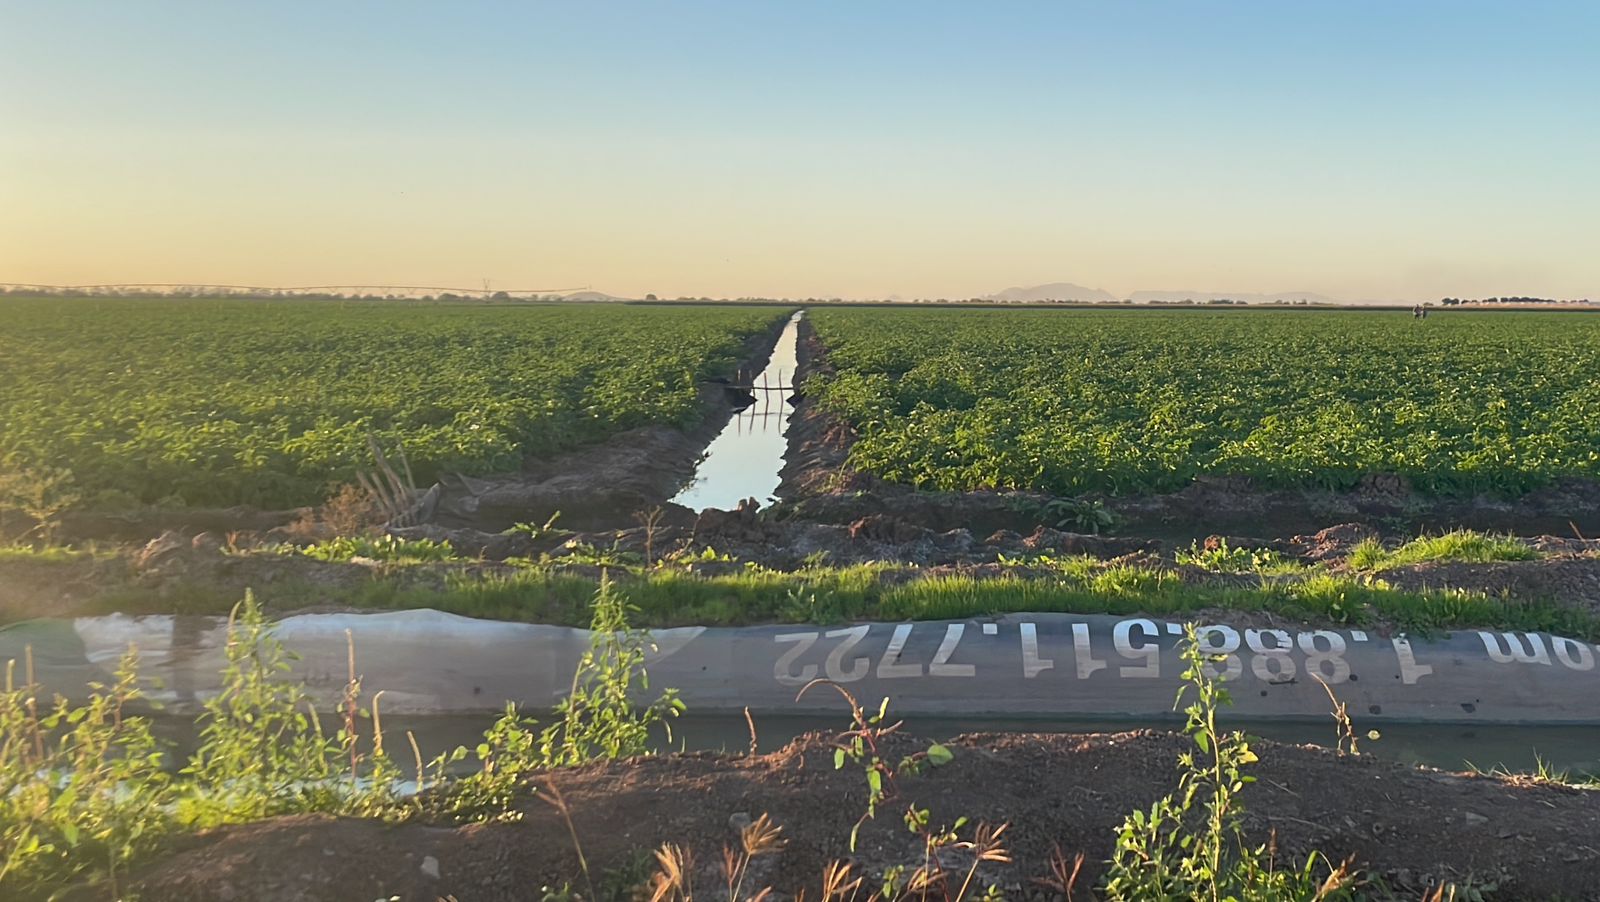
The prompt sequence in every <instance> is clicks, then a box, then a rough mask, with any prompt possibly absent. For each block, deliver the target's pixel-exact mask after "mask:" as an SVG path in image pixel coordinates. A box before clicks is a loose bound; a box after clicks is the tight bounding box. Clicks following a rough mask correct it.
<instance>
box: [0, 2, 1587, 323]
mask: <svg viewBox="0 0 1600 902" xmlns="http://www.w3.org/2000/svg"><path fill="white" fill-rule="evenodd" d="M1596 46H1600V12H1597V11H1596V7H1595V6H1593V5H1591V4H1580V3H1542V4H1541V3H1494V4H1490V3H1473V2H1453V3H1432V2H1403V3H1397V2H1387V3H1364V2H1342V3H1282V2H1279V3H1208V4H1202V3H1191V2H1182V3H1180V2H1170V3H1141V2H1122V3H1110V2H1107V3H1098V4H1090V3H1037V4H1032V3H1028V4H1025V3H1012V4H1006V3H996V4H981V5H979V4H955V3H948V4H940V3H856V4H844V3H807V4H765V3H748V2H746V3H701V2H677V3H628V4H621V3H618V4H607V3H588V4H579V3H564V4H542V3H451V4H443V3H440V4H400V3H334V4H326V3H298V2H278V3H272V4H244V3H226V4H218V3H140V4H129V3H26V4H23V3H10V2H0V123H3V124H0V281H41V282H56V283H83V282H99V281H217V282H224V281H225V282H243V283H249V284H281V285H292V284H321V283H334V282H336V283H415V284H461V285H478V284H480V283H481V280H483V279H491V280H492V281H493V283H494V284H496V285H500V286H504V287H527V288H534V287H568V286H582V285H592V286H594V287H595V288H598V289H602V290H607V291H612V292H615V293H622V294H642V293H644V292H646V291H654V292H657V293H661V294H668V295H678V294H692V295H700V294H709V295H714V296H739V295H776V296H807V295H828V296H832V295H842V296H863V297H864V296H883V295H890V294H893V295H900V296H906V297H911V296H940V295H945V296H966V295H972V294H981V293H987V292H990V291H994V290H997V289H1000V288H1003V287H1006V286H1007V285H1015V284H1032V283H1039V282H1049V281H1074V282H1080V283H1084V284H1087V285H1091V286H1100V287H1104V288H1107V289H1109V290H1111V291H1112V292H1114V293H1118V294H1126V293H1128V292H1131V291H1133V290H1136V289H1195V290H1232V291H1284V290H1304V291H1316V292H1321V293H1325V294H1330V295H1335V296H1339V297H1343V298H1347V299H1360V298H1384V299H1387V298H1413V297H1434V296H1440V295H1446V294H1455V295H1468V296H1475V295H1491V294H1507V293H1526V294H1545V295H1558V296H1581V295H1589V296H1600V254H1596V253H1594V251H1593V247H1594V246H1595V245H1596V243H1597V242H1596V234H1595V229H1594V226H1593V211H1595V210H1596V209H1600V175H1597V170H1596V166H1595V165H1594V163H1593V162H1592V160H1593V159H1594V158H1595V157H1596V145H1597V139H1600V104H1597V103H1596V95H1597V93H1600V90H1597V89H1600V60H1597V57H1596V54H1595V52H1594V48H1595V47H1596Z"/></svg>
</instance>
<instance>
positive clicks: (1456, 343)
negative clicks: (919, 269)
mask: <svg viewBox="0 0 1600 902" xmlns="http://www.w3.org/2000/svg"><path fill="white" fill-rule="evenodd" d="M809 318H810V322H811V324H812V326H813V327H814V329H815V331H816V334H817V336H818V338H819V339H820V340H821V341H822V342H823V343H824V344H825V345H826V346H827V348H828V363H829V367H830V370H831V371H830V372H827V373H819V374H817V375H815V376H813V377H812V378H811V379H810V380H809V381H808V383H807V386H806V394H807V397H809V398H811V399H813V401H814V402H815V403H816V404H817V405H819V406H820V407H821V408H822V409H825V410H827V411H828V412H830V413H831V414H833V415H834V416H836V417H838V418H840V419H841V420H842V421H843V422H844V423H845V424H847V425H848V426H850V427H852V428H853V429H854V430H855V432H856V441H855V442H854V443H853V444H852V445H851V448H850V453H849V457H848V460H847V463H848V466H849V467H850V468H851V469H853V470H855V471H860V472H864V473H870V474H873V475H876V476H878V477H881V478H883V479H886V480H889V481H892V482H897V483H902V484H905V485H910V486H916V487H920V488H926V489H937V490H944V491H966V490H972V489H980V488H1000V489H1018V490H1026V491H1033V492H1040V493H1047V494H1051V495H1057V496H1063V497H1081V496H1084V495H1086V494H1088V493H1109V494H1141V493H1153V492H1170V491H1178V490H1181V489H1183V488H1184V487H1185V486H1188V485H1190V484H1192V483H1194V481H1195V480H1196V479H1198V478H1201V477H1245V478H1248V479H1249V480H1250V481H1251V482H1252V483H1254V484H1256V485H1261V486H1290V487H1299V488H1311V489H1329V490H1349V489H1355V488H1357V487H1358V486H1359V485H1360V484H1361V481H1362V479H1363V478H1364V477H1367V476H1368V475H1370V474H1393V475H1395V476H1397V477H1400V479H1401V480H1403V484H1409V485H1410V486H1411V487H1412V488H1413V489H1415V490H1416V491H1419V492H1422V493H1432V494H1472V493H1476V492H1493V493H1502V494H1515V493H1520V492H1525V491H1527V490H1529V489H1531V488H1533V487H1536V486H1539V485H1544V484H1547V483H1549V482H1550V481H1551V480H1553V479H1557V478H1562V477H1572V476H1577V477H1586V478H1595V477H1597V476H1600V457H1597V456H1596V455H1595V454H1594V453H1593V452H1594V449H1595V448H1596V447H1597V446H1600V397H1597V396H1596V395H1595V393H1594V392H1593V391H1592V382H1593V373H1594V372H1595V371H1596V370H1597V369H1600V351H1597V348H1600V342H1597V336H1600V322H1597V321H1593V320H1591V319H1588V318H1585V317H1581V316H1563V317H1552V316H1550V315H1549V314H1532V313H1530V314H1515V313H1507V314H1493V315H1471V314H1469V315H1464V316H1462V317H1460V318H1457V319H1452V320H1451V321H1450V322H1448V323H1446V322H1440V323H1438V325H1439V326H1440V328H1438V329H1435V328H1432V326H1431V325H1430V328H1428V329H1426V330H1417V329H1411V330H1406V329H1397V328H1395V327H1396V325H1397V323H1396V321H1395V319H1394V318H1393V316H1392V315H1389V314H1382V313H1372V312H1365V311H1362V312H1336V311H1327V312H1320V313H1318V314H1317V315H1316V316H1315V317H1284V316H1282V315H1280V314H1278V313H1275V312H1273V311H1249V310H1239V311H1232V312H1230V313H1227V314H1221V313H1207V312H1202V311H1152V310H1143V311H1123V310H1074V311H1039V310H993V309H939V310H929V309H926V308H924V309H916V310H908V309H881V308H875V309H864V308H856V309H842V308H818V309H815V310H813V311H811V313H810V317H809ZM1513 346H1514V347H1516V348H1518V353H1517V354H1516V355H1513V357H1512V358H1509V359H1508V358H1507V355H1506V354H1505V348H1507V347H1513ZM1530 411H1536V412H1537V413H1536V414H1531V413H1529V412H1530ZM1040 522H1045V521H1043V520H1041V521H1040Z"/></svg>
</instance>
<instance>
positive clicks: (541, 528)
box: [501, 511, 571, 539]
mask: <svg viewBox="0 0 1600 902" xmlns="http://www.w3.org/2000/svg"><path fill="white" fill-rule="evenodd" d="M559 519H561V512H560V511H556V512H555V513H553V514H551V515H550V518H549V519H548V520H545V521H544V523H543V524H542V525H541V524H538V523H513V524H512V525H511V527H510V528H509V529H506V530H505V531H504V532H502V533H501V534H502V535H507V536H521V537H523V538H525V539H542V538H545V537H548V536H564V535H571V532H570V531H569V530H565V529H559V528H557V527H556V521H557V520H559Z"/></svg>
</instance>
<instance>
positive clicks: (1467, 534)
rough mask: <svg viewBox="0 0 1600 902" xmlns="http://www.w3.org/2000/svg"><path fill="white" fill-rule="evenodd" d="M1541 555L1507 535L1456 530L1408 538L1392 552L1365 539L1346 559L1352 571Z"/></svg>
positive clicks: (1524, 559)
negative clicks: (1408, 539)
mask: <svg viewBox="0 0 1600 902" xmlns="http://www.w3.org/2000/svg"><path fill="white" fill-rule="evenodd" d="M1541 556H1542V555H1540V553H1539V551H1538V550H1537V549H1535V548H1532V547H1531V546H1529V545H1528V544H1527V543H1525V542H1523V541H1521V540H1520V539H1516V538H1513V537H1511V536H1496V535H1489V534H1486V533H1481V532H1476V531H1474V530H1470V529H1458V530H1455V531H1453V532H1447V533H1444V534H1443V535H1437V536H1422V537H1421V538H1417V539H1412V540H1411V541H1409V542H1407V543H1405V544H1404V545H1401V546H1400V547H1399V548H1395V549H1394V550H1392V551H1391V550H1389V549H1386V548H1384V547H1383V545H1382V544H1380V543H1379V542H1378V541H1377V540H1376V539H1366V540H1364V541H1362V542H1361V544H1359V545H1357V546H1356V547H1355V548H1354V550H1352V551H1351V552H1350V557H1349V559H1348V561H1349V564H1350V566H1351V567H1352V568H1354V569H1356V570H1372V571H1382V570H1391V569H1394V568H1395V567H1405V566H1408V565H1411V564H1426V563H1434V562H1445V561H1455V562H1459V563H1467V564H1488V563H1493V562H1496V561H1532V560H1537V559H1538V558H1540V557H1541Z"/></svg>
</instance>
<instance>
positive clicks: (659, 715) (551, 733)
mask: <svg viewBox="0 0 1600 902" xmlns="http://www.w3.org/2000/svg"><path fill="white" fill-rule="evenodd" d="M628 613H629V609H628V606H627V604H626V603H625V602H624V601H623V599H622V597H621V596H620V595H618V594H617V593H616V592H615V591H614V590H613V589H612V587H611V581H610V580H609V579H608V578H605V577H604V576H602V578H601V581H600V589H599V591H598V592H596V593H595V599H594V614H593V618H592V620H591V622H590V625H589V629H590V631H591V634H590V635H591V638H590V645H589V649H588V651H586V652H584V654H583V657H582V658H581V659H580V660H579V662H578V667H577V669H576V670H575V671H573V674H572V691H571V692H570V693H569V694H568V695H567V697H566V698H565V699H563V700H562V701H561V703H560V704H559V705H557V706H556V709H555V721H554V722H553V723H551V724H550V725H549V726H547V727H545V728H544V729H543V730H542V731H538V732H535V728H536V727H537V726H538V723H537V721H536V720H534V719H533V718H529V717H524V716H522V715H520V714H519V713H518V712H517V708H516V706H515V705H513V704H507V705H506V710H505V713H504V714H503V715H502V716H501V717H500V719H499V720H497V721H496V722H495V723H494V725H493V726H491V727H490V728H489V729H488V731H486V732H485V733H484V737H483V741H482V742H480V743H479V744H478V746H477V748H476V749H475V750H474V752H475V753H476V755H477V758H478V762H479V769H478V770H477V771H476V772H475V773H473V774H471V775H469V776H467V777H463V778H462V779H460V780H458V781H456V782H455V783H454V784H452V785H451V786H449V787H448V789H447V790H446V792H445V793H444V795H443V799H442V808H443V809H444V810H445V811H446V812H448V813H450V814H453V815H455V816H458V817H470V818H475V819H480V820H482V819H490V818H497V817H500V816H503V815H505V813H506V812H507V811H508V810H509V809H510V807H511V803H512V801H513V799H514V797H515V794H516V790H517V787H518V785H519V784H520V782H521V780H522V777H523V775H524V774H526V773H528V772H529V771H532V770H535V769H538V768H548V767H570V766H573V765H578V764H583V763H584V762H587V761H592V760H595V759H597V758H625V757H631V756H634V755H644V754H648V753H649V752H650V748H651V747H650V731H651V729H653V728H654V727H655V726H657V725H658V724H659V725H663V726H667V727H668V735H669V737H670V720H671V718H674V717H676V716H678V715H679V714H680V713H682V712H683V710H684V705H683V702H682V701H680V700H679V699H678V693H677V691H676V690H673V689H667V690H664V691H662V693H661V695H660V696H658V697H657V698H656V700H655V701H653V702H651V703H650V704H648V705H646V706H644V707H642V708H641V707H638V706H636V705H635V704H634V703H633V700H632V699H631V698H630V697H629V696H630V693H631V692H632V690H633V687H634V685H635V684H636V683H637V684H638V686H639V688H641V689H649V688H650V675H649V674H648V673H647V672H646V671H645V668H644V659H645V652H646V648H647V645H648V643H649V639H648V637H647V636H646V634H645V633H643V632H642V631H638V630H634V629H632V628H631V627H630V626H629V625H628ZM467 754H468V753H467V750H466V749H465V748H457V749H455V750H454V751H453V752H450V753H449V754H447V755H442V756H440V757H439V758H438V759H436V760H435V762H434V769H435V771H436V772H437V773H439V774H440V775H441V777H442V775H443V773H444V771H445V769H446V768H447V767H448V766H449V765H451V764H454V763H456V762H459V761H461V760H463V759H464V758H466V757H467Z"/></svg>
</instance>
